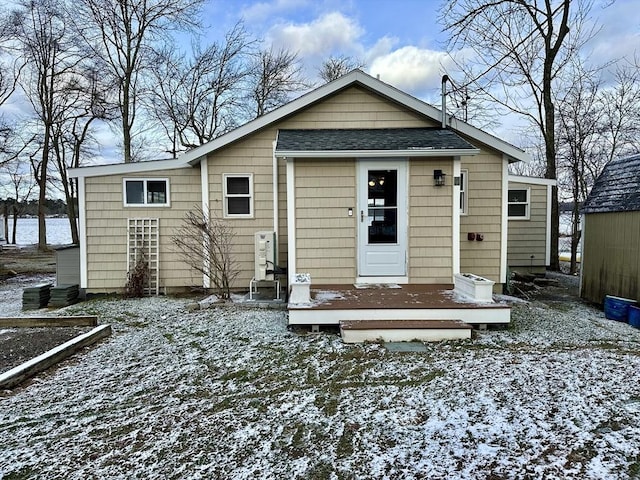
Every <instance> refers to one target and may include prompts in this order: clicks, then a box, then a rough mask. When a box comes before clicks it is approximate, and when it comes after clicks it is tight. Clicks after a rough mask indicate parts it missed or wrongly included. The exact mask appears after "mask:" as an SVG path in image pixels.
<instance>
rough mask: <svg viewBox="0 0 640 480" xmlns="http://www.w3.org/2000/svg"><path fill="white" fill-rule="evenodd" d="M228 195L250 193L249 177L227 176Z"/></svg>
mask: <svg viewBox="0 0 640 480" xmlns="http://www.w3.org/2000/svg"><path fill="white" fill-rule="evenodd" d="M227 194H228V195H248V194H249V177H227Z"/></svg>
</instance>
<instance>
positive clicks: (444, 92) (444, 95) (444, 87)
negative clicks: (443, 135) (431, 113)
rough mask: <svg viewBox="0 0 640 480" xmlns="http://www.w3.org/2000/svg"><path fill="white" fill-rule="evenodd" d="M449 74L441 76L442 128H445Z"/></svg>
mask: <svg viewBox="0 0 640 480" xmlns="http://www.w3.org/2000/svg"><path fill="white" fill-rule="evenodd" d="M448 81H449V75H443V76H442V128H447V82H448Z"/></svg>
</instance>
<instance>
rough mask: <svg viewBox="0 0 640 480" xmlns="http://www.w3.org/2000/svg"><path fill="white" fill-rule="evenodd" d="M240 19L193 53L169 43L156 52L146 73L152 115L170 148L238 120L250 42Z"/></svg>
mask: <svg viewBox="0 0 640 480" xmlns="http://www.w3.org/2000/svg"><path fill="white" fill-rule="evenodd" d="M254 42H255V41H254V40H251V39H250V38H249V36H248V34H247V32H246V30H245V29H244V26H243V25H242V24H241V23H238V24H236V25H235V27H234V28H233V29H231V30H230V31H229V32H227V34H226V35H225V39H224V41H223V42H216V43H213V44H211V45H209V46H208V47H206V48H204V49H202V48H201V47H199V46H197V45H196V46H194V54H193V58H192V59H186V60H185V59H184V56H183V55H181V54H180V53H175V52H174V51H173V50H172V49H165V50H163V51H162V52H161V53H160V54H159V55H158V56H157V57H156V61H155V64H156V67H155V68H154V70H153V76H152V78H151V82H152V84H153V85H154V86H155V90H154V93H153V96H152V97H151V105H150V107H151V109H152V111H153V112H154V117H155V118H156V119H157V120H158V121H159V122H160V123H161V124H162V125H163V128H164V130H165V133H166V134H167V136H168V137H169V138H170V139H171V141H172V143H173V145H174V146H173V152H172V153H174V155H175V154H176V152H177V150H178V149H180V148H195V147H197V146H199V145H202V144H203V143H206V142H208V141H209V140H212V139H213V138H216V137H217V136H219V135H221V134H223V133H226V132H228V131H229V130H231V129H233V128H235V127H236V126H237V125H238V124H239V123H240V121H241V120H242V112H243V108H244V98H245V97H246V93H245V90H244V89H245V88H246V85H245V82H246V80H247V78H248V75H249V65H248V58H249V55H250V54H251V48H252V46H253V44H254Z"/></svg>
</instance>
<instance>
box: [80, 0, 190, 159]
mask: <svg viewBox="0 0 640 480" xmlns="http://www.w3.org/2000/svg"><path fill="white" fill-rule="evenodd" d="M202 3H203V0H80V1H79V2H77V3H76V4H74V7H73V8H74V17H73V18H74V19H75V20H76V27H77V29H78V31H79V32H80V35H81V36H82V38H83V39H84V40H85V41H86V42H87V45H88V46H89V48H90V49H91V51H92V53H93V55H94V56H95V57H96V58H101V59H103V60H104V62H105V65H106V67H107V68H108V70H109V71H110V73H111V75H112V76H113V79H114V84H115V85H117V93H118V100H117V104H118V106H119V109H120V120H121V121H120V128H121V130H122V142H123V143H122V146H123V154H124V161H125V162H126V163H129V162H132V161H134V160H135V158H134V153H133V147H132V142H133V136H134V134H135V130H134V127H135V125H136V120H137V118H138V106H139V100H140V98H141V96H142V95H143V91H142V82H141V77H142V75H143V74H144V72H145V71H147V70H148V69H149V68H150V66H151V60H152V59H153V58H154V55H153V50H154V48H155V47H156V45H157V44H158V43H161V42H163V41H165V40H166V39H167V35H168V34H169V33H170V32H172V31H175V30H179V29H192V28H195V27H197V21H196V20H195V19H197V18H199V10H200V7H201V5H202ZM165 80H166V79H163V81H165Z"/></svg>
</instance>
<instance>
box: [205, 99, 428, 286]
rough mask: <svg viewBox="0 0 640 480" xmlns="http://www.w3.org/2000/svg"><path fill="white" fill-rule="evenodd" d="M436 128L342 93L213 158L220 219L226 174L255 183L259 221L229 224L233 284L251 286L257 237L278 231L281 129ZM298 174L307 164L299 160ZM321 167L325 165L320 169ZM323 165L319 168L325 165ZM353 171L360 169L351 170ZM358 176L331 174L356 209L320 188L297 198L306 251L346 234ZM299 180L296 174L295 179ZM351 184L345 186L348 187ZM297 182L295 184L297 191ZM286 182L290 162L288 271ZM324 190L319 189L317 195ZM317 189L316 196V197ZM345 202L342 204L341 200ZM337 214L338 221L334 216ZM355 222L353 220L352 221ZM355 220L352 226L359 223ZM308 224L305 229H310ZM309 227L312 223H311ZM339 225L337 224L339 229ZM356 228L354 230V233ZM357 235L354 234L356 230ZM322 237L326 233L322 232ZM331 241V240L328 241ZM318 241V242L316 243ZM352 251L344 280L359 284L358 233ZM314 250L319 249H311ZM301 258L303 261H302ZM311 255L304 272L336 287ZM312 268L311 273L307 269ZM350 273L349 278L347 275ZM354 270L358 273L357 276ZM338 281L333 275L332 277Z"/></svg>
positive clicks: (214, 200) (305, 256) (282, 210)
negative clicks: (333, 233)
mask: <svg viewBox="0 0 640 480" xmlns="http://www.w3.org/2000/svg"><path fill="white" fill-rule="evenodd" d="M425 126H437V124H435V123H430V122H426V121H425V120H424V119H422V118H421V117H419V116H418V115H416V114H414V113H412V112H409V111H407V110H405V109H402V108H401V107H399V106H398V105H397V104H395V103H393V102H390V101H388V100H385V99H382V98H380V97H378V96H376V95H374V94H371V93H369V92H367V91H366V90H363V89H361V88H358V87H350V88H347V89H346V90H344V91H342V92H339V93H338V94H336V95H334V96H333V97H331V98H328V99H325V100H323V101H322V102H321V103H318V104H316V105H312V106H310V107H308V108H307V109H305V110H303V111H302V112H299V113H298V114H296V115H293V116H291V117H289V118H287V119H284V120H282V121H281V122H278V123H277V124H275V125H271V126H269V127H267V128H265V129H264V130H261V131H259V132H255V133H254V134H252V135H250V136H249V137H247V138H245V139H242V140H240V141H238V142H236V143H235V144H233V145H230V146H228V147H226V148H224V149H222V150H219V151H217V152H215V153H214V154H212V155H210V156H209V157H208V160H207V161H208V168H209V192H210V193H209V194H210V202H209V203H210V207H211V209H212V210H213V211H214V212H216V213H217V214H218V215H220V216H222V174H223V173H252V174H253V182H254V218H252V219H228V220H227V221H228V222H229V223H230V224H231V225H232V226H233V229H234V231H235V233H236V237H235V242H234V249H233V255H234V258H235V260H236V262H237V265H238V267H239V268H238V269H239V271H240V274H239V275H238V277H237V278H236V281H235V283H234V286H235V287H240V288H242V287H244V286H246V285H248V283H249V281H250V280H251V278H252V277H253V272H254V234H255V232H257V231H260V230H273V184H272V178H271V175H272V169H273V164H272V162H273V159H272V158H273V142H274V140H275V139H276V138H277V132H278V129H286V128H393V127H425ZM295 162H296V168H297V167H298V165H299V164H301V162H302V160H297V161H295ZM304 162H307V163H308V162H312V163H315V161H314V160H308V159H305V160H304ZM320 164H321V163H320ZM320 164H319V165H320ZM351 168H352V169H355V166H354V165H352V167H351ZM354 172H355V170H353V171H352V172H351V173H350V178H349V179H344V178H342V177H341V175H340V174H338V175H335V176H334V175H333V174H330V178H331V180H330V183H331V184H332V185H333V186H336V187H340V188H339V189H338V190H340V192H339V193H340V194H341V195H346V194H347V193H346V192H343V190H344V189H348V190H349V192H348V195H349V196H350V197H351V199H352V200H351V203H350V204H349V205H347V206H346V207H344V206H340V205H339V204H338V202H339V200H338V199H340V198H342V197H335V196H334V195H328V196H323V195H325V194H326V192H325V191H324V190H323V189H321V188H320V187H317V186H314V185H306V186H305V188H307V189H308V190H306V192H305V195H306V196H304V197H301V198H298V203H297V204H296V212H297V213H298V214H299V215H301V217H300V216H299V217H298V218H299V222H302V223H301V224H300V223H299V224H298V225H297V226H298V227H300V226H301V225H302V227H301V228H300V229H299V230H298V231H297V235H301V236H302V237H300V238H303V239H304V240H305V241H306V243H305V242H303V248H305V249H307V248H309V245H312V244H316V245H317V244H322V241H321V240H320V239H319V238H317V235H318V234H319V232H318V230H317V229H318V228H321V229H323V230H324V229H331V228H333V227H335V228H337V229H338V230H342V229H345V228H346V227H345V224H344V223H339V222H341V221H342V220H340V218H341V216H343V215H346V211H347V208H348V207H353V208H354V209H355V207H356V201H355V195H356V192H355V173H354ZM296 175H297V174H296ZM345 182H346V183H345ZM297 183H298V179H297V178H296V185H297ZM286 185H287V177H286V161H285V160H284V159H278V200H279V201H278V216H279V218H278V226H279V237H278V253H279V258H278V264H279V265H280V266H283V267H285V266H287V248H288V245H287V238H288V237H287V235H288V230H287V187H286ZM318 188H320V189H318ZM314 189H315V191H314ZM340 201H341V200H340ZM324 203H327V208H325V209H322V211H319V209H318V208H317V207H318V204H323V205H324ZM335 212H338V213H339V216H338V217H337V218H338V219H336V217H335V216H334V213H335ZM353 218H354V217H353ZM353 218H352V219H351V220H350V221H351V222H355V221H354V220H353ZM305 221H306V223H305ZM309 221H310V222H311V223H309ZM336 222H337V223H336ZM349 228H351V227H349ZM354 232H355V230H354ZM320 233H323V232H320ZM323 238H326V237H323ZM314 239H315V240H314ZM349 242H350V246H348V247H347V246H344V247H340V248H339V250H340V252H341V253H340V255H343V256H342V257H337V258H345V257H344V255H347V252H348V255H349V262H350V265H349V266H345V265H344V262H343V264H342V266H343V267H344V271H343V276H344V279H345V280H346V279H347V277H348V281H349V282H352V281H353V279H354V278H355V261H356V258H355V255H356V246H355V242H356V240H355V233H353V235H352V238H351V239H350V240H349ZM298 248H300V245H298ZM311 248H315V247H311ZM300 255H302V256H300ZM310 255H311V253H310V252H309V251H303V252H299V255H298V256H299V258H300V263H298V265H297V267H296V268H297V270H298V271H299V272H307V271H308V270H309V268H311V270H313V271H314V272H316V273H317V274H316V275H315V276H314V282H316V283H317V280H316V278H318V277H320V278H325V279H327V280H331V281H332V282H334V281H335V278H334V277H333V276H326V277H323V275H325V274H324V273H323V274H319V273H318V272H319V270H317V268H320V269H322V267H321V265H320V264H321V263H322V261H321V259H319V258H314V257H312V256H310ZM332 262H333V260H327V261H326V264H327V269H326V270H328V271H332V272H333V271H334V268H333V264H332ZM307 267H309V268H307ZM347 270H349V272H350V273H349V274H348V275H347V274H346V273H344V272H346V271H347ZM352 270H353V271H352ZM332 275H333V274H332Z"/></svg>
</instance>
